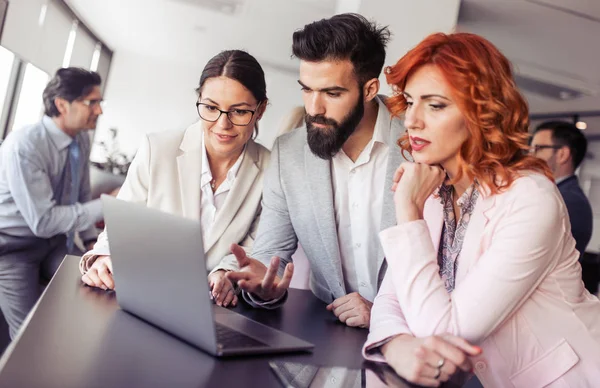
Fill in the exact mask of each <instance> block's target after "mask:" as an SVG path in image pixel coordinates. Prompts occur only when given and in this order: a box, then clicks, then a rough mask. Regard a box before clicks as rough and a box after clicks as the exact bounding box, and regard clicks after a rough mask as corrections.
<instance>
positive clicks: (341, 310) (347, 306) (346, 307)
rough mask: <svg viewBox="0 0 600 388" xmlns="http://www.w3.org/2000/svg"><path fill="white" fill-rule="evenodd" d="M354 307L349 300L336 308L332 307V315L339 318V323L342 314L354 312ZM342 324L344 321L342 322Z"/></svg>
mask: <svg viewBox="0 0 600 388" xmlns="http://www.w3.org/2000/svg"><path fill="white" fill-rule="evenodd" d="M355 307H356V304H355V303H352V301H351V300H349V301H347V302H346V303H344V304H342V305H340V306H338V307H334V308H333V315H335V316H336V317H338V318H340V321H341V320H342V318H341V316H342V314H347V313H348V312H350V311H352V310H354V308H355ZM342 322H344V321H342Z"/></svg>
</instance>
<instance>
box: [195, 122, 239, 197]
mask: <svg viewBox="0 0 600 388" xmlns="http://www.w3.org/2000/svg"><path fill="white" fill-rule="evenodd" d="M245 154H246V146H244V149H243V150H242V153H241V154H240V156H239V157H238V159H237V160H236V162H235V164H234V165H233V166H231V168H230V169H229V171H227V176H226V178H225V179H227V181H229V182H230V183H232V182H233V181H234V180H235V177H236V176H237V173H238V171H239V170H240V167H241V166H242V160H243V159H244V156H245ZM201 174H202V175H201V178H200V187H204V186H205V185H207V184H209V183H210V181H212V179H213V176H212V172H211V171H210V165H209V164H208V154H207V152H206V144H205V143H204V133H202V173H201Z"/></svg>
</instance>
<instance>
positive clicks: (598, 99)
mask: <svg viewBox="0 0 600 388" xmlns="http://www.w3.org/2000/svg"><path fill="white" fill-rule="evenodd" d="M363 1H365V2H366V0H363ZM372 1H375V0H369V3H368V6H369V7H371V8H378V7H379V6H380V5H381V6H383V5H384V4H385V2H386V1H390V3H388V4H387V6H389V7H391V6H393V5H392V4H394V3H393V1H394V0H377V1H379V3H377V5H376V4H375V3H371V2H372ZM66 2H67V3H68V4H69V5H70V6H71V7H72V8H73V9H74V10H75V11H76V12H77V13H78V14H79V16H80V17H81V18H82V19H83V20H85V22H86V24H88V25H89V26H90V27H91V29H92V30H94V31H96V32H97V33H98V34H99V36H101V37H102V39H103V40H104V41H105V42H106V43H107V44H108V45H109V46H110V48H111V49H113V50H115V52H117V53H118V52H119V51H127V52H134V53H139V54H141V55H143V56H145V57H148V58H151V57H156V58H161V59H162V60H164V59H168V60H169V61H171V62H174V63H177V62H180V63H182V64H186V65H188V66H189V65H190V64H191V65H193V66H194V65H197V66H202V65H203V64H204V63H205V62H206V60H207V59H208V58H210V57H211V56H212V55H214V54H215V53H217V52H218V51H221V50H223V49H228V48H243V49H246V50H248V51H250V52H252V53H253V55H255V56H256V57H257V59H258V60H259V61H260V62H261V64H263V66H266V67H270V68H272V69H276V70H279V71H283V72H286V73H293V74H295V73H296V72H297V67H298V64H297V61H295V60H294V59H292V58H291V47H290V36H291V34H292V33H293V32H294V31H295V30H296V29H297V28H298V27H299V26H303V25H304V24H306V23H309V22H311V21H314V20H318V19H321V18H326V17H330V16H331V15H332V14H334V13H335V11H336V9H338V8H339V6H340V3H341V2H343V3H347V4H350V3H357V2H360V0H277V1H274V0H126V1H124V0H102V1H97V0H66ZM389 7H388V8H389ZM384 8H386V7H384ZM390 9H394V10H397V9H396V8H390ZM406 17H407V16H406V15H399V16H398V25H397V27H396V29H399V28H403V27H405V28H406V29H409V30H413V29H414V28H415V27H414V23H413V22H415V21H414V20H410V19H406ZM420 17H422V16H420ZM174 21H176V22H174ZM411 23H413V24H411ZM394 24H395V23H394ZM417 24H418V23H417ZM107 26H108V27H107ZM411 26H412V27H411ZM457 29H459V30H462V31H469V32H474V33H477V34H480V35H483V36H485V37H486V38H488V39H489V40H491V41H492V42H493V43H494V44H496V45H497V46H498V47H499V48H500V49H501V50H502V51H503V52H504V53H505V54H506V55H507V56H508V58H509V59H510V60H511V61H512V62H513V64H514V65H515V71H516V73H517V74H519V75H521V76H524V77H528V79H534V80H537V81H540V82H542V83H544V85H546V84H549V85H551V86H554V87H559V88H565V89H566V90H568V89H571V90H575V91H578V92H581V93H583V96H582V97H580V98H575V99H569V100H561V99H559V98H551V97H547V96H541V95H536V94H535V93H531V92H527V91H524V94H525V95H526V97H527V100H528V102H529V104H530V109H531V112H532V113H554V112H573V111H598V110H600V71H599V70H598V69H599V66H600V50H598V47H599V46H600V44H599V43H598V40H599V39H600V1H599V0H569V1H565V0H502V1H498V0H462V2H461V7H460V13H459V17H458V25H457ZM396 32H397V31H396ZM410 32H411V31H402V32H401V33H399V32H397V33H398V34H401V35H405V34H407V33H410ZM596 121H598V120H595V119H594V120H592V122H596ZM586 131H587V132H588V133H591V132H594V133H596V132H597V133H598V134H600V126H596V125H589V126H588V129H587V130H586Z"/></svg>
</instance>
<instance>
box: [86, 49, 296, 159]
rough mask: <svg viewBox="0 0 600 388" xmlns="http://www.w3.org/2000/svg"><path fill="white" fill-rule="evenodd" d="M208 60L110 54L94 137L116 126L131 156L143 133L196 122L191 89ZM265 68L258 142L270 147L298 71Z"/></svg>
mask: <svg viewBox="0 0 600 388" xmlns="http://www.w3.org/2000/svg"><path fill="white" fill-rule="evenodd" d="M208 59H210V58H209V57H207V58H205V59H204V58H203V59H202V61H201V63H200V64H198V65H185V64H182V63H175V62H170V61H168V60H167V59H165V60H160V59H157V58H153V57H152V58H151V57H144V56H143V55H140V54H137V53H131V52H129V53H128V52H117V53H115V55H114V56H113V62H112V65H111V72H110V76H109V79H108V82H107V85H106V92H105V95H104V99H105V100H106V108H105V109H104V115H103V116H102V117H101V120H100V121H99V123H98V130H97V131H96V132H97V133H96V137H95V140H96V141H99V140H102V139H105V138H106V135H107V133H108V129H109V128H117V129H118V130H119V139H118V140H119V143H120V147H121V149H122V150H123V151H124V152H126V153H127V154H129V155H133V154H134V153H135V151H136V150H137V148H138V146H139V144H140V142H141V139H142V136H143V135H144V134H146V133H150V132H158V131H164V130H168V129H175V128H185V127H186V126H188V125H190V124H191V123H193V122H195V121H196V120H197V119H198V114H197V113H196V107H195V102H196V93H195V88H196V87H197V85H198V81H199V79H200V74H201V72H202V69H203V67H204V64H205V63H206V61H208ZM264 70H265V73H266V80H267V95H268V97H269V99H270V103H269V106H268V108H267V111H266V112H265V115H264V116H263V119H262V120H261V122H260V124H259V137H258V141H259V142H260V143H261V144H264V145H265V146H267V147H271V145H272V144H273V141H274V139H275V134H276V133H277V131H278V126H279V122H280V121H281V119H282V118H283V116H284V115H285V114H286V113H287V112H288V111H289V110H291V109H292V107H294V106H295V105H297V104H301V103H302V99H301V95H300V87H299V86H298V84H297V74H291V73H289V72H285V71H281V70H276V69H271V68H269V67H267V66H265V67H264ZM92 160H98V161H100V160H102V153H101V150H100V149H99V148H98V147H95V148H94V149H93V151H92Z"/></svg>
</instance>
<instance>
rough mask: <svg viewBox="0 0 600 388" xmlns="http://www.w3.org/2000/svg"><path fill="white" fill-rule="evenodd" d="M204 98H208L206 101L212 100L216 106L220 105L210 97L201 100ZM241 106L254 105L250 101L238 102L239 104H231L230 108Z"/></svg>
mask: <svg viewBox="0 0 600 388" xmlns="http://www.w3.org/2000/svg"><path fill="white" fill-rule="evenodd" d="M204 100H206V101H208V102H210V103H212V104H215V105H216V106H220V105H219V103H218V102H216V101H215V100H211V99H210V98H206V97H205V98H203V99H202V100H200V101H204ZM241 106H248V107H252V105H251V104H249V103H247V102H238V103H237V104H233V105H230V106H229V109H231V108H238V107H241Z"/></svg>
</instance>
